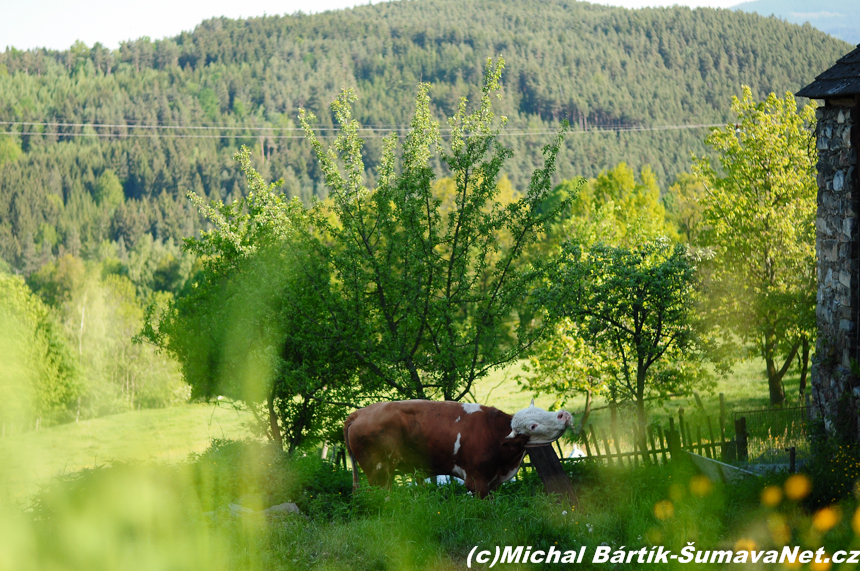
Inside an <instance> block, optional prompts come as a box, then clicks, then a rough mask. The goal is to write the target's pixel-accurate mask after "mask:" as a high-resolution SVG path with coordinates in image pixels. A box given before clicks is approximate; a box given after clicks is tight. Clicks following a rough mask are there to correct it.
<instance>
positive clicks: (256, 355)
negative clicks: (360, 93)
mask: <svg viewBox="0 0 860 571" xmlns="http://www.w3.org/2000/svg"><path fill="white" fill-rule="evenodd" d="M236 159H237V161H238V162H239V164H240V165H241V166H242V169H243V171H244V172H245V174H246V178H247V183H248V186H249V189H250V192H249V193H248V196H247V198H246V199H243V200H239V201H235V202H233V203H232V204H224V203H222V202H220V201H219V202H213V203H211V204H208V205H207V204H206V203H205V202H204V201H203V199H202V198H201V197H199V196H197V195H194V194H191V195H190V196H191V198H192V199H193V201H194V202H195V203H196V204H197V206H198V208H200V210H201V211H202V213H203V215H204V216H205V217H206V218H207V219H208V220H210V221H211V222H212V225H213V228H212V230H208V231H204V232H202V233H201V237H200V238H199V239H195V238H189V239H188V240H187V241H186V248H187V249H188V251H189V252H191V253H192V254H194V255H195V256H198V257H199V258H200V259H201V260H202V267H201V268H200V270H199V271H198V273H197V274H196V275H195V276H194V278H193V280H192V281H191V283H190V287H187V288H186V290H185V291H184V292H183V295H181V296H180V297H178V298H177V299H176V300H175V301H174V302H173V303H171V304H170V306H169V307H168V308H166V310H165V311H163V312H158V311H155V308H152V309H151V311H150V313H149V314H148V316H147V322H146V326H145V328H144V332H143V336H144V337H146V338H147V339H148V340H150V341H152V342H153V343H155V344H156V345H157V346H159V347H161V348H162V349H165V350H167V351H168V352H169V353H170V354H171V355H173V356H174V357H175V358H176V360H177V361H178V362H179V363H180V364H181V366H182V372H183V376H184V378H185V380H186V381H187V382H188V383H189V384H190V385H191V387H192V396H195V397H203V398H213V397H217V396H220V395H225V396H228V397H230V398H234V399H240V400H243V401H245V402H246V403H247V404H248V406H249V407H250V408H251V410H252V411H253V412H254V413H255V414H257V415H258V418H260V419H261V420H260V422H261V424H262V427H261V428H262V429H264V430H266V431H268V433H269V435H270V437H271V438H273V439H274V440H276V441H277V442H281V440H282V432H285V433H286V435H285V436H286V443H287V446H288V448H289V449H290V450H294V449H295V448H297V447H300V446H302V445H308V444H312V443H314V442H316V441H317V440H318V439H320V438H322V437H324V436H328V434H329V433H330V432H331V431H332V430H335V429H336V427H337V425H338V422H339V421H340V420H342V418H343V417H344V416H345V412H346V411H345V409H343V408H342V407H337V406H335V405H333V404H331V403H330V402H329V400H331V401H336V402H343V401H344V400H347V401H349V400H350V398H351V397H350V395H351V394H352V393H353V389H352V387H351V385H350V382H349V381H350V380H352V369H351V368H350V361H349V360H348V359H346V358H345V356H344V355H343V354H342V352H341V350H340V349H339V348H338V347H337V345H336V343H335V341H336V340H335V339H333V338H331V337H329V336H326V335H325V334H324V333H321V332H320V328H319V327H318V326H317V322H318V321H319V320H320V319H322V318H323V317H324V316H325V311H326V307H325V302H326V301H327V296H326V295H325V294H324V292H322V291H320V289H319V288H327V287H328V284H327V282H328V281H329V277H328V276H329V270H328V269H327V267H326V264H325V260H323V259H320V258H318V257H314V256H313V255H312V252H309V251H308V248H307V247H304V246H303V244H302V242H301V232H302V231H303V230H304V229H305V226H307V225H308V224H309V222H308V213H307V211H306V210H305V208H304V206H303V205H302V204H301V202H299V201H298V199H293V200H288V199H286V198H285V197H284V196H283V195H281V194H279V193H277V190H278V184H273V185H266V184H265V183H264V182H263V179H262V177H261V176H260V175H259V174H258V173H257V172H256V171H255V170H254V169H253V167H252V166H251V164H250V157H249V153H248V151H247V150H245V149H243V151H242V152H240V153H239V154H238V155H237V157H236ZM323 392H324V393H325V397H326V399H321V398H320V397H321V396H323ZM344 392H346V394H343V393H344ZM263 418H266V419H268V420H267V421H265V422H264V421H263V420H262V419H263ZM279 421H280V422H279Z"/></svg>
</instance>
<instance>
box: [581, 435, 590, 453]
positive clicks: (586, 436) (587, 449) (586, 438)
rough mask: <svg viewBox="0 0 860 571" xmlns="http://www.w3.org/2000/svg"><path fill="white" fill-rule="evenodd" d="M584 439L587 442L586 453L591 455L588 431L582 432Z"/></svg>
mask: <svg viewBox="0 0 860 571" xmlns="http://www.w3.org/2000/svg"><path fill="white" fill-rule="evenodd" d="M582 440H583V442H585V455H586V456H591V448H590V447H589V446H588V432H585V431H583V432H582Z"/></svg>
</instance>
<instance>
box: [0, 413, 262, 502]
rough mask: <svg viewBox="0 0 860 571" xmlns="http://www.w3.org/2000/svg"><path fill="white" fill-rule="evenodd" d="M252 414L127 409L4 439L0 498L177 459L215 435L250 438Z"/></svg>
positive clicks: (22, 495) (20, 496)
mask: <svg viewBox="0 0 860 571" xmlns="http://www.w3.org/2000/svg"><path fill="white" fill-rule="evenodd" d="M250 420H251V415H250V413H247V412H242V411H236V410H234V409H233V408H232V407H230V406H224V405H222V406H217V405H211V404H187V405H181V406H175V407H171V408H163V409H149V410H140V411H134V412H126V413H121V414H115V415H110V416H104V417H101V418H95V419H91V420H84V421H81V422H77V423H70V424H63V425H59V426H53V427H50V428H46V429H43V430H39V431H35V432H27V433H23V434H18V435H15V436H13V437H10V438H4V439H0V458H2V459H3V461H2V462H0V499H2V498H6V499H9V498H11V499H16V500H22V499H25V498H26V497H27V496H28V495H30V494H32V493H33V492H35V491H36V490H37V489H38V487H39V485H41V484H44V483H46V482H47V481H48V480H49V479H50V478H51V477H54V476H60V475H63V474H70V473H74V472H78V471H80V470H82V469H84V468H92V467H95V466H99V465H103V464H106V463H109V462H114V461H123V462H129V461H158V462H177V461H181V460H185V459H186V458H187V457H188V454H190V453H191V452H202V451H203V450H205V449H206V448H208V447H209V444H210V443H211V441H212V439H213V438H232V439H238V438H244V437H246V436H248V435H249V433H248V430H247V428H246V426H245V424H246V423H247V422H249V421H250Z"/></svg>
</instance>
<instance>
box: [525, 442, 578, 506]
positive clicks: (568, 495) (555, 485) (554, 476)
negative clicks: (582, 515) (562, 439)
mask: <svg viewBox="0 0 860 571" xmlns="http://www.w3.org/2000/svg"><path fill="white" fill-rule="evenodd" d="M527 450H528V453H529V460H530V461H531V464H532V466H534V468H535V470H537V473H538V476H539V477H540V480H541V482H543V487H544V489H545V490H546V492H547V493H548V494H559V495H560V496H561V498H562V500H564V501H566V502H567V503H568V505H571V506H574V505H576V503H577V498H576V492H575V491H574V490H573V484H571V483H570V478H568V477H567V473H565V471H564V468H563V467H562V465H561V461H560V460H559V459H558V456H557V455H556V453H555V450H553V449H552V445H551V444H546V445H544V446H535V447H533V448H527Z"/></svg>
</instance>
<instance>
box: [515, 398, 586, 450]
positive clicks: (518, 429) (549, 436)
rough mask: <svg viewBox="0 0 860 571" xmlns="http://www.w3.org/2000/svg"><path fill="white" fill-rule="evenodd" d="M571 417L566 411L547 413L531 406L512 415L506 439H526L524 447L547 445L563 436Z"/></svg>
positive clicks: (533, 402) (533, 405)
mask: <svg viewBox="0 0 860 571" xmlns="http://www.w3.org/2000/svg"><path fill="white" fill-rule="evenodd" d="M570 421H571V416H570V413H569V412H567V411H566V410H558V411H556V412H549V411H546V410H544V409H542V408H538V407H536V406H535V401H534V399H532V404H531V406H530V407H528V408H524V409H523V410H521V411H518V412H517V413H516V414H514V417H513V418H512V419H511V433H510V434H509V435H508V436H507V437H506V438H508V439H512V438H517V437H523V436H524V437H527V442H526V446H527V447H529V446H541V445H543V444H549V443H550V442H553V441H555V440H558V438H559V437H560V436H561V435H562V434H564V431H565V430H567V427H568V426H570Z"/></svg>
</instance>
